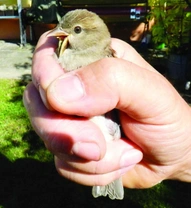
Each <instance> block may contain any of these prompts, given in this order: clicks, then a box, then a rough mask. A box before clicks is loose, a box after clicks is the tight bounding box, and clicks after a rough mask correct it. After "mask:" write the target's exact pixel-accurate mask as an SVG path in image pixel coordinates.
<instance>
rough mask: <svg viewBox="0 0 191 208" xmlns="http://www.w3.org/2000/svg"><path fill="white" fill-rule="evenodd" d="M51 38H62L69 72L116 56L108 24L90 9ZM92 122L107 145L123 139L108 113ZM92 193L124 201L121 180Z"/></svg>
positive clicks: (68, 19)
mask: <svg viewBox="0 0 191 208" xmlns="http://www.w3.org/2000/svg"><path fill="white" fill-rule="evenodd" d="M48 36H56V37H58V38H59V40H60V44H59V47H58V51H57V55H58V60H59V62H60V64H61V65H62V67H63V69H64V70H65V71H66V72H68V71H72V70H76V69H78V68H80V67H83V66H86V65H88V64H90V63H93V62H95V61H97V60H99V59H102V58H105V57H114V51H113V50H112V48H111V47H110V44H111V37H110V33H109V31H108V28H107V26H106V24H105V23H104V22H103V20H102V19H101V18H100V17H99V16H98V15H97V14H95V13H93V12H90V11H88V10H86V9H77V10H73V11H70V12H68V13H66V14H65V15H64V16H63V17H62V19H61V20H60V22H59V24H58V25H57V27H56V28H55V29H53V30H52V31H50V33H49V34H48ZM90 120H91V121H92V122H94V123H95V124H96V125H98V127H99V128H100V130H101V131H102V133H103V135H104V136H105V140H106V141H107V142H108V141H113V140H117V139H120V137H121V135H120V128H119V125H118V124H117V123H116V122H114V121H113V120H112V119H111V118H108V117H107V114H106V115H100V116H94V117H92V118H90ZM92 194H93V196H94V197H98V196H107V195H108V196H109V197H110V198H111V199H123V197H124V190H123V184H122V180H121V178H120V179H117V180H115V181H113V182H111V183H110V184H108V185H106V186H94V187H93V189H92Z"/></svg>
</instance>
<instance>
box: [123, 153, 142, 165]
mask: <svg viewBox="0 0 191 208" xmlns="http://www.w3.org/2000/svg"><path fill="white" fill-rule="evenodd" d="M142 157H143V155H142V152H140V151H139V150H135V149H134V150H131V151H128V152H126V153H125V154H124V155H122V157H121V160H120V167H121V168H125V167H128V166H130V165H135V164H137V163H139V162H140V161H141V160H142Z"/></svg>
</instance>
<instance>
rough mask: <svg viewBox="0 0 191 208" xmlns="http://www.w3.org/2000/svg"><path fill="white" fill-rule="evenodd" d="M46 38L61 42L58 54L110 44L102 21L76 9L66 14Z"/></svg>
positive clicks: (93, 14)
mask: <svg viewBox="0 0 191 208" xmlns="http://www.w3.org/2000/svg"><path fill="white" fill-rule="evenodd" d="M48 36H56V37H58V38H59V39H61V40H62V44H61V48H60V53H59V55H62V53H63V52H64V50H65V49H66V48H71V49H74V50H86V49H88V48H90V47H95V46H96V47H97V46H98V45H100V46H101V47H103V49H104V47H106V46H107V45H109V44H110V33H109V31H108V28H107V26H106V25H105V23H104V22H103V20H102V19H101V18H100V17H99V16H98V15H97V14H95V13H93V12H90V11H88V10H86V9H76V10H73V11H70V12H68V13H66V14H65V15H64V16H63V17H62V19H61V20H60V22H59V24H58V25H57V27H56V28H55V29H53V30H52V31H50V33H49V34H48Z"/></svg>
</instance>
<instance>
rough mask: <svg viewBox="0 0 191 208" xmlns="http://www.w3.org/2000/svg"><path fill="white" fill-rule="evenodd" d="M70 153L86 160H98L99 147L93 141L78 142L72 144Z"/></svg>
mask: <svg viewBox="0 0 191 208" xmlns="http://www.w3.org/2000/svg"><path fill="white" fill-rule="evenodd" d="M72 153H74V154H75V155H77V156H79V157H82V158H84V159H87V160H95V161H97V160H99V159H100V154H101V153H100V148H99V146H98V145H97V144H95V143H88V142H87V143H85V142H78V143H75V144H74V145H73V148H72Z"/></svg>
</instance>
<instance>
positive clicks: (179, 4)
mask: <svg viewBox="0 0 191 208" xmlns="http://www.w3.org/2000/svg"><path fill="white" fill-rule="evenodd" d="M150 5H151V11H150V13H149V15H148V18H149V19H150V20H151V19H154V21H155V24H154V25H153V27H152V29H151V32H152V40H153V42H154V43H155V44H156V45H157V44H160V43H165V45H166V47H167V48H168V50H169V52H172V51H173V52H175V51H176V52H177V53H182V52H183V51H182V50H180V49H184V52H185V49H186V48H185V44H187V43H188V42H189V32H190V30H191V15H189V13H188V12H186V8H187V6H188V5H187V4H186V3H185V2H184V1H182V0H174V1H172V0H156V1H150ZM182 46H184V47H182ZM181 47H182V48H181Z"/></svg>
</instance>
